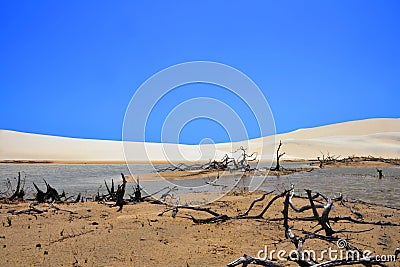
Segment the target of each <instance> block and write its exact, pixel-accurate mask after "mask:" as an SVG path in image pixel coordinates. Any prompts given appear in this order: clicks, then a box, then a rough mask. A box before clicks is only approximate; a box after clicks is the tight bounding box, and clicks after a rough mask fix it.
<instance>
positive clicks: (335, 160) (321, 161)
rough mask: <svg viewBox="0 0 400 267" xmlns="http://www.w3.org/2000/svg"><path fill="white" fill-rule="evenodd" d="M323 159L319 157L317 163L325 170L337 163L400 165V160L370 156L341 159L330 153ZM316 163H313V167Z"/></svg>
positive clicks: (323, 155)
mask: <svg viewBox="0 0 400 267" xmlns="http://www.w3.org/2000/svg"><path fill="white" fill-rule="evenodd" d="M321 154H322V158H321V157H317V161H318V164H319V167H320V168H323V166H324V165H332V164H336V163H354V162H363V161H367V162H383V163H388V164H392V165H397V166H399V165H400V159H385V158H377V157H373V156H368V157H356V156H348V157H346V158H340V155H339V156H335V155H333V156H331V155H329V152H328V153H327V155H326V156H325V154H324V153H322V152H321ZM313 164H314V163H312V165H313Z"/></svg>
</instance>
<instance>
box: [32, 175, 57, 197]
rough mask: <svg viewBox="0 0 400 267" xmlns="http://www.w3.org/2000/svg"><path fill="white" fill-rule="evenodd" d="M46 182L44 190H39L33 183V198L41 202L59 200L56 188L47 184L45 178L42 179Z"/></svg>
mask: <svg viewBox="0 0 400 267" xmlns="http://www.w3.org/2000/svg"><path fill="white" fill-rule="evenodd" d="M43 181H44V183H45V184H46V192H43V191H42V190H40V188H39V187H38V186H37V185H36V184H35V183H33V186H34V187H35V189H36V195H35V200H36V201H38V202H40V203H43V202H53V201H61V196H60V195H59V194H58V192H57V190H56V189H55V188H53V187H52V186H51V185H49V184H48V183H47V182H46V180H45V179H43Z"/></svg>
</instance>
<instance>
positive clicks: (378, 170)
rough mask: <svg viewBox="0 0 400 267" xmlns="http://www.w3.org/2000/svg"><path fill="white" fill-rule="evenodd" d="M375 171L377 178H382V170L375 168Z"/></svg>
mask: <svg viewBox="0 0 400 267" xmlns="http://www.w3.org/2000/svg"><path fill="white" fill-rule="evenodd" d="M376 171H377V172H378V175H379V179H382V178H383V173H382V171H383V170H380V169H378V168H376Z"/></svg>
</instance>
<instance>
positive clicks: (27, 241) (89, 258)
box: [0, 192, 400, 266]
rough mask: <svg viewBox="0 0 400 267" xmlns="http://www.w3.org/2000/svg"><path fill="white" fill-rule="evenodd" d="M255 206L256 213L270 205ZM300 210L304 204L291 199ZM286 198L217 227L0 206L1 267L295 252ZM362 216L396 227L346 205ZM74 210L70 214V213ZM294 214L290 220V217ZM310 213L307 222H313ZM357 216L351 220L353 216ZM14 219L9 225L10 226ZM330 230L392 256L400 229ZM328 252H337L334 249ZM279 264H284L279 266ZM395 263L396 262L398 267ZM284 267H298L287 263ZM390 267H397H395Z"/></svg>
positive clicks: (231, 210)
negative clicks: (287, 231)
mask: <svg viewBox="0 0 400 267" xmlns="http://www.w3.org/2000/svg"><path fill="white" fill-rule="evenodd" d="M259 196H260V192H254V193H245V192H233V193H231V194H230V195H227V196H225V197H224V198H223V199H221V200H220V201H217V202H214V203H212V204H210V205H209V207H211V208H212V209H214V210H216V211H218V212H221V213H225V214H229V215H236V214H238V213H240V212H242V213H243V212H244V211H245V210H246V209H247V207H248V206H249V204H250V203H251V201H252V200H253V199H254V198H256V197H259ZM271 198H272V196H267V198H266V200H265V201H264V202H262V203H259V204H256V206H255V210H254V213H256V212H257V211H260V210H261V209H262V205H265V203H266V202H267V201H268V200H269V199H271ZM295 201H296V202H295V203H297V204H298V205H302V204H306V203H307V200H305V199H295ZM282 203H283V200H278V201H277V202H276V203H275V204H274V205H273V206H271V208H270V210H269V211H268V212H267V214H266V215H265V219H257V220H255V219H244V220H231V221H228V222H224V223H219V224H201V225H199V224H194V223H193V222H192V220H190V219H188V218H187V217H188V215H189V214H191V215H193V216H195V217H200V218H201V217H203V218H204V217H207V216H209V215H202V214H201V213H199V212H194V211H188V210H180V212H179V213H178V216H177V217H176V218H175V219H174V218H172V217H171V212H168V213H165V214H164V215H163V216H158V214H159V213H160V212H162V211H163V210H164V209H165V207H164V206H163V205H156V204H150V203H146V202H145V203H139V204H134V205H126V206H125V207H124V209H123V211H122V212H121V213H117V212H116V209H117V208H109V207H108V206H106V205H103V204H97V203H77V204H58V205H57V207H59V208H60V209H62V210H54V209H51V208H49V205H48V204H40V205H38V206H36V208H38V209H40V210H47V209H48V210H49V211H48V212H45V213H43V214H37V215H28V214H20V215H11V214H10V213H9V211H10V210H23V209H27V208H28V206H29V203H21V204H4V203H3V204H1V206H0V218H1V221H2V223H3V225H0V229H1V230H0V246H1V248H0V257H1V262H2V263H3V264H2V265H3V266H27V265H29V266H32V265H35V266H226V264H227V263H229V262H231V261H233V260H235V259H236V258H238V257H240V256H242V255H243V254H244V253H247V254H249V255H252V256H255V255H256V254H257V253H258V251H259V250H262V249H264V246H265V245H266V246H267V247H268V248H269V249H287V250H288V251H289V250H291V249H293V248H294V247H293V245H292V244H291V243H290V242H289V241H288V240H286V239H285V235H284V231H283V226H282V221H268V219H270V218H281V217H282V213H281V212H282V208H283V204H282ZM349 205H351V206H352V207H353V208H354V209H355V210H357V211H358V212H361V213H362V214H363V216H364V218H363V220H365V221H391V222H397V223H398V222H400V211H399V210H396V209H390V208H384V207H380V206H374V205H365V204H349ZM63 209H64V210H68V211H73V212H74V213H73V214H71V213H70V212H68V211H63ZM297 215H298V214H295V213H294V212H293V211H290V213H289V216H290V217H295V216H297ZM311 215H312V213H311V212H310V211H307V212H305V213H304V216H311ZM337 215H351V214H350V211H349V209H347V208H345V207H343V206H341V205H336V209H335V210H333V211H332V212H331V216H337ZM352 216H353V217H354V215H352ZM8 218H10V219H8ZM8 220H11V226H8ZM290 226H292V227H293V230H294V231H295V233H299V230H301V229H303V230H306V231H313V230H315V229H314V227H315V223H314V222H312V223H311V222H304V221H303V222H300V221H296V222H294V221H291V222H290ZM332 226H333V228H334V229H347V230H366V229H371V231H368V232H364V233H343V234H338V236H340V237H342V238H345V239H346V240H350V241H349V242H351V243H352V244H354V245H356V246H357V247H359V248H362V249H364V250H365V249H368V250H370V251H372V252H373V253H377V254H392V253H393V251H394V249H395V248H396V247H400V227H394V226H392V227H391V226H374V225H360V224H353V223H348V222H347V223H346V222H341V223H332ZM305 246H306V247H307V248H308V249H315V250H317V251H319V250H321V249H322V248H328V243H327V242H324V241H320V240H316V239H315V240H307V242H306V243H305ZM331 247H332V248H335V249H337V247H336V245H335V244H331ZM283 263H284V262H283ZM398 263H399V262H397V264H398ZM284 264H287V266H297V265H296V264H293V263H284ZM395 264H396V263H395ZM389 266H395V265H394V264H393V263H391V264H389Z"/></svg>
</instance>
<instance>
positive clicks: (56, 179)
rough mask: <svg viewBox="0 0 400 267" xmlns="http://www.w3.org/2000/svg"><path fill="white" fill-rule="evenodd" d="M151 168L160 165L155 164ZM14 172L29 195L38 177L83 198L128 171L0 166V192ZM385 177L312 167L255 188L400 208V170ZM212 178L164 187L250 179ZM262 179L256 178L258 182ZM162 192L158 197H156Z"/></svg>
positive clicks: (156, 185) (196, 188) (227, 184)
mask: <svg viewBox="0 0 400 267" xmlns="http://www.w3.org/2000/svg"><path fill="white" fill-rule="evenodd" d="M304 166H306V165H305V163H285V164H284V167H304ZM154 167H156V168H161V167H165V166H163V165H155V166H154ZM154 167H153V166H152V165H144V164H135V165H130V170H131V171H132V174H134V175H139V176H140V174H143V173H148V172H152V171H154ZM18 172H21V175H22V178H25V179H24V180H25V189H26V193H27V195H28V197H29V196H32V195H33V193H34V192H35V190H34V188H33V185H32V182H35V183H36V184H37V185H38V186H39V187H41V188H42V189H43V190H45V188H44V182H43V178H44V179H46V181H47V182H48V183H49V184H51V185H52V186H53V187H55V188H56V189H57V190H58V191H60V192H61V191H63V190H64V191H65V192H67V193H68V194H69V195H75V194H77V193H79V192H80V193H82V194H83V196H86V197H92V196H94V195H95V194H97V192H98V191H99V192H100V193H105V192H106V189H105V186H104V181H105V180H106V181H107V182H108V183H110V181H111V179H114V181H115V183H116V184H117V183H119V182H120V179H121V178H120V173H121V172H122V173H124V174H126V175H129V174H130V172H129V169H128V167H127V166H126V165H124V164H103V165H97V164H0V183H1V186H0V191H1V192H4V191H5V190H6V188H7V179H9V180H10V181H11V183H12V184H13V185H15V183H16V177H17V175H18ZM383 173H384V175H385V176H384V178H383V179H381V180H379V179H378V178H377V172H376V169H375V168H326V169H315V170H313V171H312V172H300V173H295V174H292V175H285V176H268V177H265V178H263V179H264V181H263V182H262V183H261V186H260V187H259V189H261V190H268V191H269V190H278V191H280V190H283V189H284V188H288V187H289V186H290V184H294V185H295V188H296V191H297V192H298V193H301V192H302V191H303V189H311V190H313V191H320V192H323V193H325V194H328V195H330V196H335V195H336V196H337V195H339V194H340V193H342V194H343V195H344V196H345V197H348V198H351V199H361V200H363V201H367V202H373V203H377V204H382V205H388V206H392V207H397V208H400V186H399V185H400V168H396V167H390V168H383ZM212 179H214V178H213V177H210V178H200V179H187V180H176V181H173V183H168V184H167V185H168V186H170V188H172V187H173V186H177V188H176V190H175V191H174V192H176V193H188V192H204V191H206V192H209V191H213V192H215V191H221V192H222V191H224V190H225V191H226V190H227V188H231V187H233V185H235V188H236V189H246V186H247V185H248V183H249V182H250V179H251V178H242V179H240V178H239V177H226V178H220V179H219V180H218V182H217V184H218V186H210V185H207V184H206V182H208V181H210V180H212ZM260 179H261V178H260ZM141 185H142V186H143V187H144V189H145V190H146V191H147V192H148V193H152V192H155V191H157V190H159V189H161V188H163V187H164V186H165V182H164V183H160V182H144V181H143V182H141ZM132 191H133V184H128V186H127V193H128V194H129V193H132ZM160 194H161V193H160Z"/></svg>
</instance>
